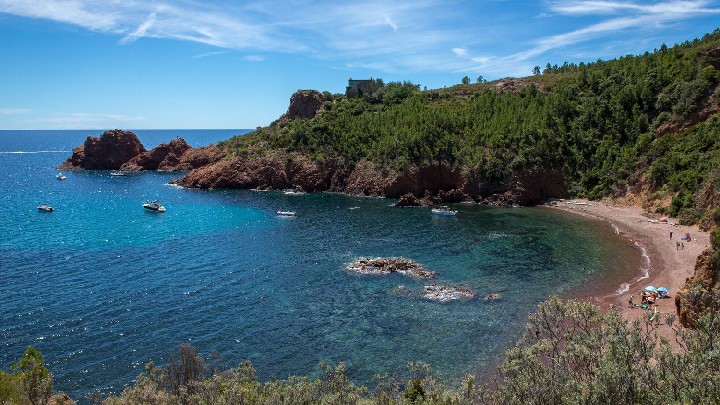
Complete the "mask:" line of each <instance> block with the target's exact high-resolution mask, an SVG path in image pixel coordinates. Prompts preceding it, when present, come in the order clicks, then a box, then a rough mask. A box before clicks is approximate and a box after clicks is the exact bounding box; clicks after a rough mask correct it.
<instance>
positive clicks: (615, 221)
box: [550, 200, 710, 340]
mask: <svg viewBox="0 0 720 405" xmlns="http://www.w3.org/2000/svg"><path fill="white" fill-rule="evenodd" d="M577 203H580V204H577ZM586 204H587V205H586ZM550 207H552V208H554V209H560V210H563V211H567V212H572V213H576V214H580V215H584V216H586V217H590V218H594V219H597V220H601V221H605V222H609V223H610V224H612V225H613V226H614V228H615V229H616V230H618V231H619V233H620V235H621V236H622V237H624V238H627V239H628V240H630V241H632V242H635V243H637V244H638V245H639V246H641V247H642V248H644V249H645V250H646V252H647V256H648V258H649V262H650V266H649V272H648V276H647V278H643V279H641V280H637V278H638V277H637V274H633V275H632V276H629V277H632V278H629V279H628V280H626V282H627V283H628V284H630V286H629V290H628V291H627V292H625V293H620V294H617V293H616V294H611V295H606V296H602V297H594V298H595V301H596V302H597V303H598V304H599V305H600V306H601V307H602V308H611V307H615V308H617V309H618V310H619V311H620V313H621V314H622V315H623V316H624V317H625V318H626V319H629V320H632V319H636V318H639V317H641V316H642V315H643V314H646V313H647V312H646V311H644V310H641V309H639V308H635V307H632V308H631V307H630V305H629V303H628V300H629V299H630V296H631V295H632V298H633V301H634V303H635V304H640V300H641V298H640V295H639V294H640V292H641V291H642V290H643V289H644V288H645V286H648V285H653V286H655V287H667V288H669V289H670V296H671V299H661V300H658V302H657V311H658V312H660V313H664V314H674V313H676V311H675V299H674V295H675V293H677V291H678V290H680V289H681V288H682V287H683V286H684V285H685V281H686V279H687V278H688V277H690V276H692V275H693V272H694V271H695V262H696V261H697V258H698V256H699V255H700V253H702V252H703V251H704V250H705V249H707V248H708V247H709V246H710V235H709V234H708V233H707V232H702V231H700V230H698V229H697V227H689V226H682V225H677V224H676V223H677V220H676V219H674V218H670V217H668V218H667V220H668V221H667V223H663V222H660V221H658V219H659V218H660V217H655V218H650V217H649V216H648V215H647V214H646V213H645V212H644V210H643V209H641V208H634V207H618V206H610V205H607V204H604V203H599V202H594V201H590V202H588V201H581V200H572V201H568V200H566V201H557V203H556V204H554V205H550ZM670 232H672V239H671V238H670ZM686 233H689V234H690V242H688V241H686V240H681V237H684V236H685V234H686ZM677 242H680V243H682V244H683V245H684V248H682V247H681V248H680V249H678V248H677V246H676V243H677ZM617 287H619V286H612V289H615V288H617ZM666 332H667V333H669V332H670V331H669V330H668V331H666ZM665 334H666V333H663V335H665ZM666 337H671V336H670V335H669V334H668V335H667V336H666ZM671 340H672V339H671Z"/></svg>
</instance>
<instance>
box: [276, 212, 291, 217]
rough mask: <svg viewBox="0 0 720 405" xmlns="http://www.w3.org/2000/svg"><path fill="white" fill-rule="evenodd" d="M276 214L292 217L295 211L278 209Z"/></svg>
mask: <svg viewBox="0 0 720 405" xmlns="http://www.w3.org/2000/svg"><path fill="white" fill-rule="evenodd" d="M277 214H278V215H279V216H281V217H294V216H295V211H278V212H277Z"/></svg>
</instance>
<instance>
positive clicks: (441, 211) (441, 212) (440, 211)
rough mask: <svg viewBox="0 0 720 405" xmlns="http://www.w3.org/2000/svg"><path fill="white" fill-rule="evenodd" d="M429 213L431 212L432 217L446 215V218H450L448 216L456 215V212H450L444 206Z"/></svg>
mask: <svg viewBox="0 0 720 405" xmlns="http://www.w3.org/2000/svg"><path fill="white" fill-rule="evenodd" d="M430 211H431V212H432V214H433V215H447V216H450V215H455V214H457V211H455V210H451V209H450V208H448V207H446V206H442V207H437V208H433V209H431V210H430Z"/></svg>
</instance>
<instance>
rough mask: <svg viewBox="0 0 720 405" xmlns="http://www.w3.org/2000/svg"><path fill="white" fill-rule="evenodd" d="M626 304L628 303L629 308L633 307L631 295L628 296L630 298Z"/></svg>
mask: <svg viewBox="0 0 720 405" xmlns="http://www.w3.org/2000/svg"><path fill="white" fill-rule="evenodd" d="M628 304H630V308H635V304H634V303H633V300H632V295H631V296H630V299H629V300H628Z"/></svg>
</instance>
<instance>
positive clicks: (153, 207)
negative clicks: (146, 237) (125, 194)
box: [143, 200, 165, 212]
mask: <svg viewBox="0 0 720 405" xmlns="http://www.w3.org/2000/svg"><path fill="white" fill-rule="evenodd" d="M143 208H145V209H146V210H148V211H153V212H165V207H163V206H162V205H161V204H160V203H159V202H158V201H157V200H156V201H150V202H146V203H145V204H143Z"/></svg>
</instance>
